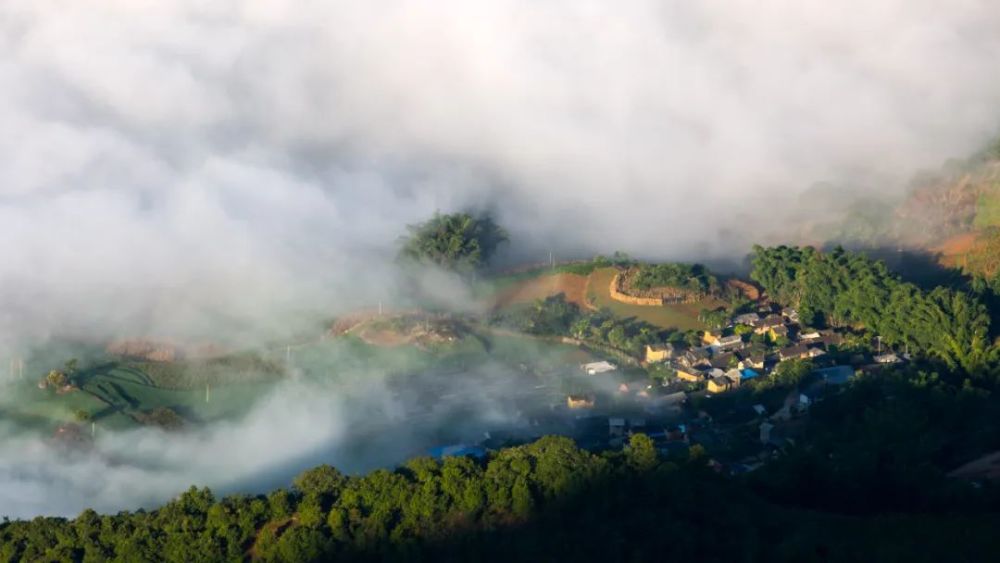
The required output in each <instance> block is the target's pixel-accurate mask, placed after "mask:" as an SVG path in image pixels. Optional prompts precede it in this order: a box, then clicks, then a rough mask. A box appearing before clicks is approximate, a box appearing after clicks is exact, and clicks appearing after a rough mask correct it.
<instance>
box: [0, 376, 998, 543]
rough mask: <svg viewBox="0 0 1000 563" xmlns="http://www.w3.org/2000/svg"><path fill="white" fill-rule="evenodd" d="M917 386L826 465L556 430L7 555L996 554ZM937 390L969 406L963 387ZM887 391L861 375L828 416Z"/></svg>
mask: <svg viewBox="0 0 1000 563" xmlns="http://www.w3.org/2000/svg"><path fill="white" fill-rule="evenodd" d="M900 386H902V387H900ZM907 387H909V388H910V389H911V391H910V392H909V393H908V394H906V395H904V397H903V404H902V405H899V406H896V407H894V408H893V409H889V410H888V412H886V413H884V414H881V415H870V414H867V415H865V416H863V417H860V419H859V417H858V416H854V417H853V418H852V419H849V420H848V423H847V424H846V425H844V426H846V428H844V429H843V430H842V431H839V430H831V432H832V433H833V435H831V436H829V439H830V440H831V442H830V443H831V444H834V443H836V444H837V445H836V447H835V448H834V450H833V451H835V452H836V453H838V454H839V453H842V452H846V453H849V454H850V455H846V456H845V457H843V458H835V459H834V461H833V462H832V463H830V462H829V458H826V459H823V460H822V461H823V463H820V464H818V465H817V459H816V458H817V456H818V455H820V454H823V455H826V450H820V451H814V450H813V449H811V448H803V449H801V450H796V451H793V452H790V453H789V455H787V456H786V457H785V458H783V460H781V461H779V462H776V463H774V464H771V465H768V466H765V467H764V468H762V469H759V470H757V471H756V472H754V473H751V474H749V475H748V476H745V477H737V478H728V477H724V476H723V475H720V474H718V473H717V472H715V471H714V470H713V469H712V468H711V466H710V465H709V464H708V463H707V460H708V457H707V456H706V455H705V454H704V452H703V450H700V449H699V448H697V447H696V448H692V450H691V452H690V453H689V454H685V455H684V456H683V457H678V458H672V459H664V458H662V457H661V456H660V455H659V454H658V453H657V451H656V449H655V448H654V447H653V444H652V441H651V440H650V439H649V438H647V437H645V436H644V435H641V434H639V435H635V436H633V437H632V438H631V439H630V441H629V443H628V445H627V446H626V447H625V449H624V450H623V451H620V452H604V453H600V454H594V453H590V452H587V451H584V450H581V449H579V448H577V447H576V446H575V445H574V444H573V442H572V441H571V440H569V439H567V438H559V437H547V438H543V439H541V440H538V441H537V442H534V443H531V444H528V445H523V446H517V447H510V448H505V449H502V450H500V451H497V452H494V453H492V454H491V455H490V457H489V459H488V460H486V461H477V460H474V459H472V458H458V457H452V458H446V459H445V460H444V461H443V462H440V461H436V460H434V459H431V458H417V459H413V460H411V461H409V462H408V463H406V464H405V465H403V466H402V467H399V468H397V469H396V470H393V471H388V470H378V471H374V472H372V473H369V474H368V475H365V476H360V477H351V476H345V475H342V474H341V473H339V472H338V471H337V470H336V469H334V468H332V467H329V466H321V467H317V468H315V469H312V470H309V471H307V472H305V473H303V474H302V475H300V476H299V477H298V478H296V479H295V481H294V485H293V487H292V488H291V489H289V490H277V491H274V492H272V493H271V494H269V495H267V496H232V497H226V498H222V499H217V498H215V496H214V495H213V494H212V493H211V492H210V491H209V490H207V489H195V488H192V489H191V490H189V491H188V492H186V493H184V494H182V495H180V496H179V497H178V498H177V499H175V500H174V501H172V502H170V503H168V504H166V505H165V506H163V507H161V508H159V509H157V510H153V511H149V512H144V511H138V512H123V513H119V514H116V515H99V514H96V513H94V512H93V511H90V510H88V511H85V512H83V513H82V514H80V515H79V516H78V517H76V518H74V519H72V520H67V519H62V518H37V519H35V520H32V521H30V522H5V523H3V524H0V560H3V561H105V560H114V561H176V562H193V561H206V562H209V561H211V562H215V561H244V560H250V559H253V560H261V561H324V560H337V561H526V560H533V561H538V560H549V561H553V560H579V561H662V560H667V559H684V560H692V561H859V560H903V559H904V558H905V559H906V560H910V561H935V562H939V561H942V560H946V561H986V560H989V557H990V556H991V555H992V554H994V553H995V551H994V550H995V549H997V548H998V547H1000V540H998V539H997V538H996V535H995V534H994V533H992V529H994V527H995V526H996V525H998V524H1000V518H998V516H997V514H996V509H997V508H998V506H1000V505H998V498H1000V497H998V494H997V491H996V490H994V489H990V488H986V489H975V488H973V487H971V486H969V485H968V484H966V483H961V482H957V483H950V482H946V480H945V479H944V478H943V477H942V476H941V471H940V470H939V469H937V468H936V467H935V466H934V465H933V463H931V462H925V461H921V462H919V463H911V462H912V461H913V459H912V457H913V456H917V457H918V458H919V459H921V460H923V459H924V456H925V455H926V454H928V453H930V454H931V456H930V457H931V459H932V460H933V458H934V454H937V453H938V452H935V451H931V452H927V451H926V450H927V446H925V445H922V440H921V439H920V435H919V434H918V433H916V432H909V431H907V432H903V431H902V430H903V428H905V427H906V424H905V420H906V419H903V418H900V417H902V416H908V415H912V414H914V413H913V412H912V410H913V409H915V408H917V407H918V406H920V405H922V404H923V403H924V402H925V401H926V400H927V398H928V397H927V392H928V391H929V390H932V389H936V384H935V385H929V384H927V382H926V381H925V382H924V383H923V384H921V385H920V386H913V385H911V384H910V383H907V382H906V381H905V380H899V381H895V380H894V381H889V382H887V387H886V389H885V390H890V389H891V390H892V391H894V392H895V391H899V390H900V389H901V388H907ZM934 392H935V393H944V395H939V401H938V404H939V406H944V407H945V410H947V411H950V412H953V413H957V411H955V409H956V408H958V407H959V406H960V405H961V404H962V401H961V400H959V401H957V402H951V400H954V399H959V397H956V396H954V394H952V395H951V396H948V392H947V391H944V390H943V389H936V390H935V391H934ZM880 397H882V398H881V399H880ZM946 397H947V398H946ZM880 400H882V401H884V397H883V396H882V395H881V393H880V392H879V391H878V390H877V389H875V390H873V389H871V388H869V387H864V386H863V387H859V388H858V389H857V390H854V391H852V392H851V393H850V394H849V396H847V397H845V399H844V401H831V402H830V406H829V407H828V408H827V409H826V411H825V412H824V413H823V414H822V416H824V417H838V416H845V415H847V414H848V413H852V412H857V409H858V407H859V406H864V405H866V404H870V405H871V406H872V407H875V406H878V402H879V401H880ZM976 402H977V401H975V400H974V401H973V403H976ZM978 402H979V403H981V404H980V407H981V406H982V404H985V402H987V401H986V400H985V399H980V400H979V401H978ZM932 412H934V413H937V411H932ZM982 414H984V415H985V414H986V413H985V412H983V413H982ZM994 414H995V413H994ZM918 420H919V418H918ZM954 420H955V416H952V417H949V418H948V419H947V420H946V422H947V423H951V422H953V421H954ZM975 420H980V421H981V419H979V418H976V419H975ZM824 427H825V428H830V429H836V428H839V427H840V425H836V424H834V425H832V426H824ZM920 429H922V427H920V426H919V425H918V426H917V427H916V428H914V430H920ZM858 430H861V431H865V433H857V432H855V431H858ZM872 433H873V434H872ZM824 436H825V435H824ZM897 439H901V440H902V441H901V442H899V443H897V442H895V440H897ZM821 443H826V442H821ZM952 453H953V454H955V453H957V452H952ZM772 466H773V467H772ZM956 538H961V541H956Z"/></svg>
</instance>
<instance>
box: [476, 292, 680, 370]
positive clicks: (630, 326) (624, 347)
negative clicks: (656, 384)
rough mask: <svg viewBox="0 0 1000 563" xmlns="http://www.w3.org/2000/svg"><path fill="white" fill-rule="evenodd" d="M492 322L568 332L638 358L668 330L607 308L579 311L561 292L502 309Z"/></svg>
mask: <svg viewBox="0 0 1000 563" xmlns="http://www.w3.org/2000/svg"><path fill="white" fill-rule="evenodd" d="M492 322H493V324H495V325H499V326H502V327H506V328H510V329H514V330H517V331H519V332H525V333H528V334H534V335H538V336H569V337H572V338H576V339H578V340H582V341H584V342H586V343H588V344H591V345H594V346H597V347H610V348H613V349H614V350H616V351H618V352H623V353H625V354H627V355H629V356H633V357H637V358H640V357H642V354H643V347H644V346H645V345H646V344H652V343H656V342H661V341H662V340H663V339H664V338H665V337H666V336H667V334H666V333H665V331H662V330H660V329H659V328H657V327H654V326H652V325H650V324H647V323H645V322H643V321H639V320H635V319H621V318H618V317H616V316H615V315H614V314H612V313H611V312H610V311H606V310H602V311H581V310H580V307H579V306H578V305H576V304H575V303H570V302H568V301H566V296H565V295H563V294H559V295H553V296H551V297H547V298H545V299H539V300H537V301H535V302H534V303H533V304H531V305H530V306H526V307H521V308H519V309H515V310H511V311H505V312H503V313H501V314H499V315H497V316H496V317H494V318H493V319H492Z"/></svg>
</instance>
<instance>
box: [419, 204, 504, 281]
mask: <svg viewBox="0 0 1000 563" xmlns="http://www.w3.org/2000/svg"><path fill="white" fill-rule="evenodd" d="M407 230H408V231H409V235H408V236H406V237H404V238H403V241H402V242H403V246H402V248H401V249H400V252H399V255H400V257H401V258H403V259H405V260H411V261H415V262H421V263H428V264H434V265H436V266H440V267H442V268H446V269H449V270H454V271H457V272H462V273H469V272H473V271H475V270H478V269H480V268H482V267H483V266H485V265H486V264H487V263H488V262H489V260H490V258H491V257H492V256H493V254H494V253H495V252H496V250H497V248H498V247H499V246H500V245H501V244H503V243H505V242H507V232H506V231H505V230H504V229H503V228H502V227H500V226H499V225H498V224H497V223H496V222H494V220H493V218H492V217H491V216H490V215H489V214H479V215H473V214H471V213H451V214H441V213H435V214H434V217H433V218H431V219H430V220H428V221H426V222H424V223H420V224H417V225H410V226H408V227H407Z"/></svg>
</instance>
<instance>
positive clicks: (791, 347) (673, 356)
mask: <svg viewBox="0 0 1000 563" xmlns="http://www.w3.org/2000/svg"><path fill="white" fill-rule="evenodd" d="M737 327H743V328H741V329H738V330H737ZM726 329H727V330H726V331H728V332H730V333H731V334H728V335H723V334H724V331H713V330H706V331H705V332H704V333H703V337H702V345H701V346H697V347H691V348H687V349H681V348H679V347H676V346H674V345H672V344H669V343H668V344H662V345H650V346H647V347H646V351H645V355H646V357H645V360H646V362H647V363H657V362H658V363H665V364H666V365H667V366H668V367H669V368H670V369H671V370H672V371H673V372H674V373H676V375H677V379H679V380H680V381H685V382H690V383H705V385H706V389H707V390H708V392H709V393H721V392H723V391H728V390H730V389H734V388H737V387H739V386H740V385H741V384H743V383H746V382H747V381H749V380H752V379H755V378H757V377H761V376H762V375H766V374H768V373H770V372H771V371H772V370H773V369H774V367H775V366H776V365H777V364H779V363H781V362H785V361H788V360H792V359H815V358H820V357H821V356H824V355H825V354H826V353H827V352H828V351H829V350H830V349H831V347H837V346H840V345H841V344H842V343H843V337H842V336H841V335H840V334H838V333H836V332H833V331H817V330H809V331H806V330H804V329H803V328H802V327H801V326H800V324H799V317H798V313H797V312H796V311H795V310H794V309H791V308H785V309H782V311H781V312H780V313H777V312H772V313H767V314H764V315H761V314H758V313H745V314H741V315H737V316H735V317H734V318H733V319H732V320H731V322H730V324H729V326H728V327H726ZM750 334H755V335H766V336H767V337H768V338H767V339H766V341H767V342H770V343H782V344H784V345H783V346H779V345H777V344H764V343H762V342H760V341H759V339H758V342H755V343H752V344H751V343H750V342H747V341H746V340H745V336H744V335H747V336H749V335H750ZM874 361H875V363H876V364H878V365H884V364H892V363H896V362H899V361H900V359H899V358H898V357H897V356H896V355H895V354H893V353H892V352H891V351H889V352H887V353H881V350H880V353H879V354H878V355H876V356H875V357H874Z"/></svg>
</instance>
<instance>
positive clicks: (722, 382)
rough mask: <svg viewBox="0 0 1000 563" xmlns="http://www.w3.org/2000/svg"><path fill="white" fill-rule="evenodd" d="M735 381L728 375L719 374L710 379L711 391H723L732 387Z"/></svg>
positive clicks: (709, 389)
mask: <svg viewBox="0 0 1000 563" xmlns="http://www.w3.org/2000/svg"><path fill="white" fill-rule="evenodd" d="M732 386H733V382H732V380H731V379H729V378H728V377H724V376H719V377H713V378H712V379H709V380H708V392H709V393H722V392H723V391H728V390H729V389H730V388H732Z"/></svg>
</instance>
